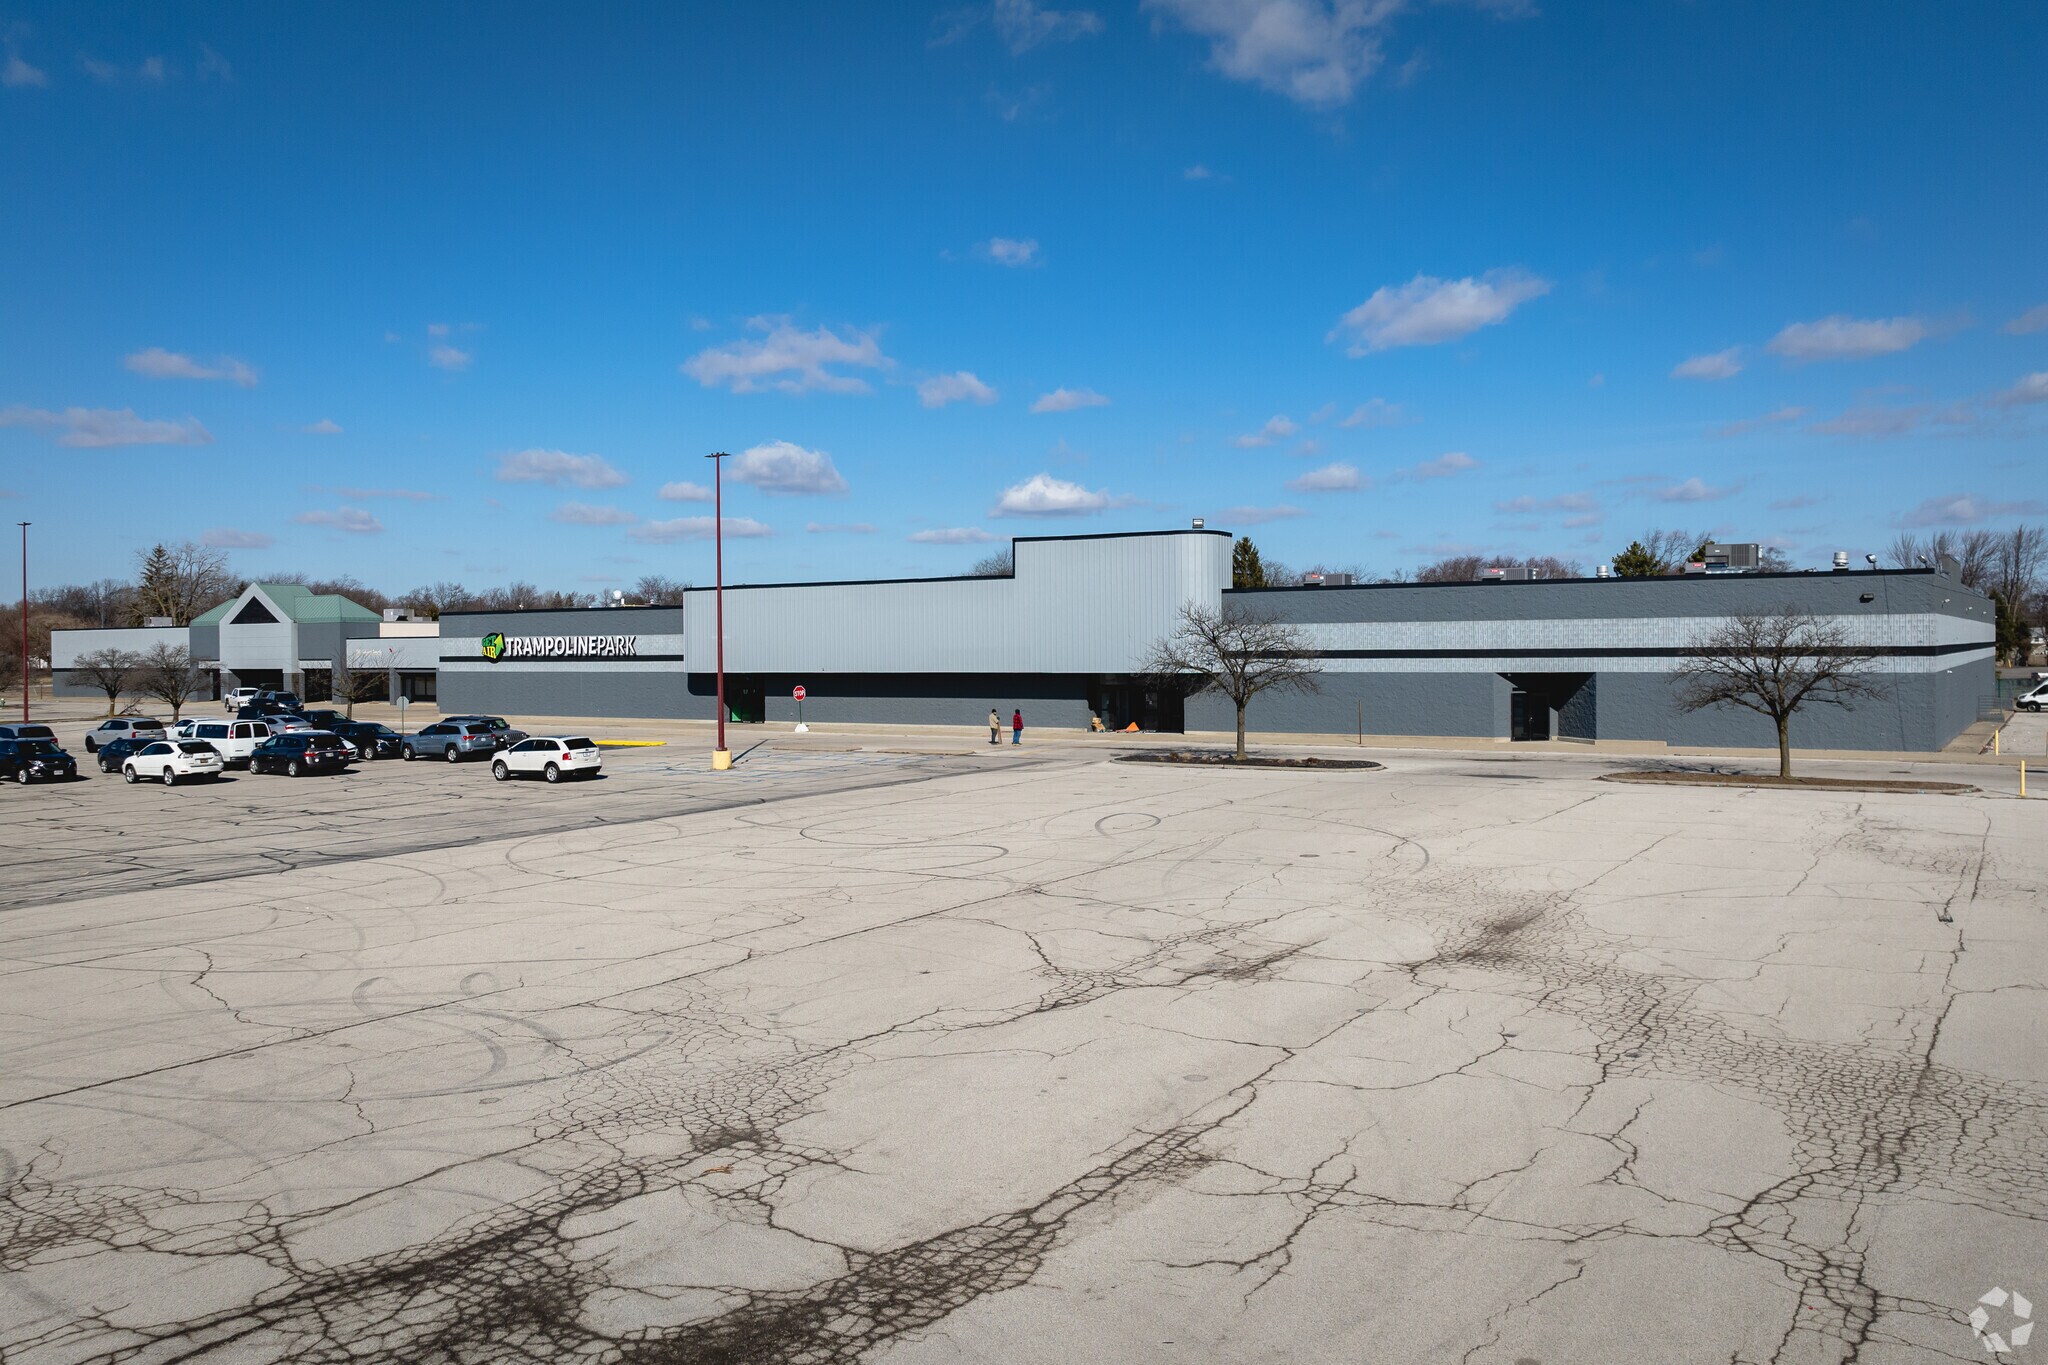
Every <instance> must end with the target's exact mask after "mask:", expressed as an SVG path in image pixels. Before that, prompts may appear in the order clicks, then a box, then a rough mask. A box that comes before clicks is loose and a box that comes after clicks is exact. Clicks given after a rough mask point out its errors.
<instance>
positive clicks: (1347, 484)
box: [1287, 460, 1372, 493]
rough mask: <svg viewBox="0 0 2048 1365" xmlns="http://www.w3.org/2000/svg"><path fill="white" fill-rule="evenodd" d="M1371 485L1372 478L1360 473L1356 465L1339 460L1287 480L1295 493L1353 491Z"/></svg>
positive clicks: (1288, 485)
mask: <svg viewBox="0 0 2048 1365" xmlns="http://www.w3.org/2000/svg"><path fill="white" fill-rule="evenodd" d="M1371 486H1372V480H1370V479H1368V478H1365V477H1364V476H1363V475H1361V474H1360V473H1359V472H1358V466H1356V465H1348V464H1345V463H1343V462H1342V461H1341V460H1340V461H1338V462H1337V463H1336V464H1326V465H1324V466H1323V467H1322V468H1321V469H1311V470H1310V471H1309V472H1308V473H1306V474H1303V475H1302V476H1301V477H1299V478H1295V479H1289V480H1288V481H1287V487H1288V489H1289V490H1290V491H1292V492H1296V493H1355V492H1357V491H1358V490H1359V489H1361V488H1369V487H1371Z"/></svg>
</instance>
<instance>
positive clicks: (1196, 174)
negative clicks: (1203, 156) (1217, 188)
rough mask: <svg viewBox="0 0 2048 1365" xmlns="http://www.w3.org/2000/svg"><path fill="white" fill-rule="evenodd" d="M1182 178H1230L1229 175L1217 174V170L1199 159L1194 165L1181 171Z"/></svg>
mask: <svg viewBox="0 0 2048 1365" xmlns="http://www.w3.org/2000/svg"><path fill="white" fill-rule="evenodd" d="M1180 178H1181V179H1183V180H1219V179H1228V178H1229V177H1227V176H1219V175H1217V174H1216V172H1214V171H1212V170H1210V169H1209V168H1208V167H1207V166H1204V165H1203V164H1202V163H1201V162H1199V161H1197V162H1196V163H1195V164H1194V165H1192V166H1190V167H1188V168H1187V169H1186V170H1184V171H1182V172H1181V173H1180Z"/></svg>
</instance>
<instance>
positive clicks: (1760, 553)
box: [1700, 540, 1764, 573]
mask: <svg viewBox="0 0 2048 1365" xmlns="http://www.w3.org/2000/svg"><path fill="white" fill-rule="evenodd" d="M1700 563H1701V565H1702V566H1703V569H1702V572H1705V573H1755V572H1756V571H1757V570H1758V569H1761V568H1762V567H1763V563H1764V547H1763V546H1762V545H1759V544H1758V543H1757V542H1755V541H1744V542H1742V543H1741V544H1737V545H1721V544H1718V543H1716V542H1714V541H1711V540H1710V541H1708V542H1707V543H1706V546H1705V547H1704V549H1703V550H1702V551H1701V554H1700Z"/></svg>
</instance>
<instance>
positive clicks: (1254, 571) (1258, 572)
mask: <svg viewBox="0 0 2048 1365" xmlns="http://www.w3.org/2000/svg"><path fill="white" fill-rule="evenodd" d="M1230 586H1231V587H1233V588H1263V587H1265V586H1266V566H1265V565H1264V564H1263V563H1262V562H1260V559H1259V547H1258V546H1256V545H1254V544H1252V538H1251V537H1250V536H1239V537H1238V540H1237V544H1235V545H1233V546H1231V547H1230Z"/></svg>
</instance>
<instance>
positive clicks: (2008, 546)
mask: <svg viewBox="0 0 2048 1365" xmlns="http://www.w3.org/2000/svg"><path fill="white" fill-rule="evenodd" d="M2044 563H2048V530H2043V529H2042V528H2041V527H2039V526H2025V525H2021V526H2015V527H2013V528H2012V529H2011V530H2010V531H2006V532H2003V533H2001V534H2000V535H1999V537H1998V555H1997V559H1996V561H1995V563H1994V564H1993V565H1992V570H1991V579H1992V583H1993V586H1994V587H1995V588H1996V589H1997V592H1998V595H1999V596H2000V597H2001V598H2003V599H2004V600H2006V601H2007V602H2010V603H2012V604H2013V610H2014V611H2015V612H2018V613H2022V614H2023V613H2024V612H2025V610H2026V606H2027V602H2028V600H2029V599H2031V598H2032V597H2033V595H2034V590H2035V588H2037V587H2038V586H2039V585H2040V582H2041V566H2042V565H2043V564H2044Z"/></svg>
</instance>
